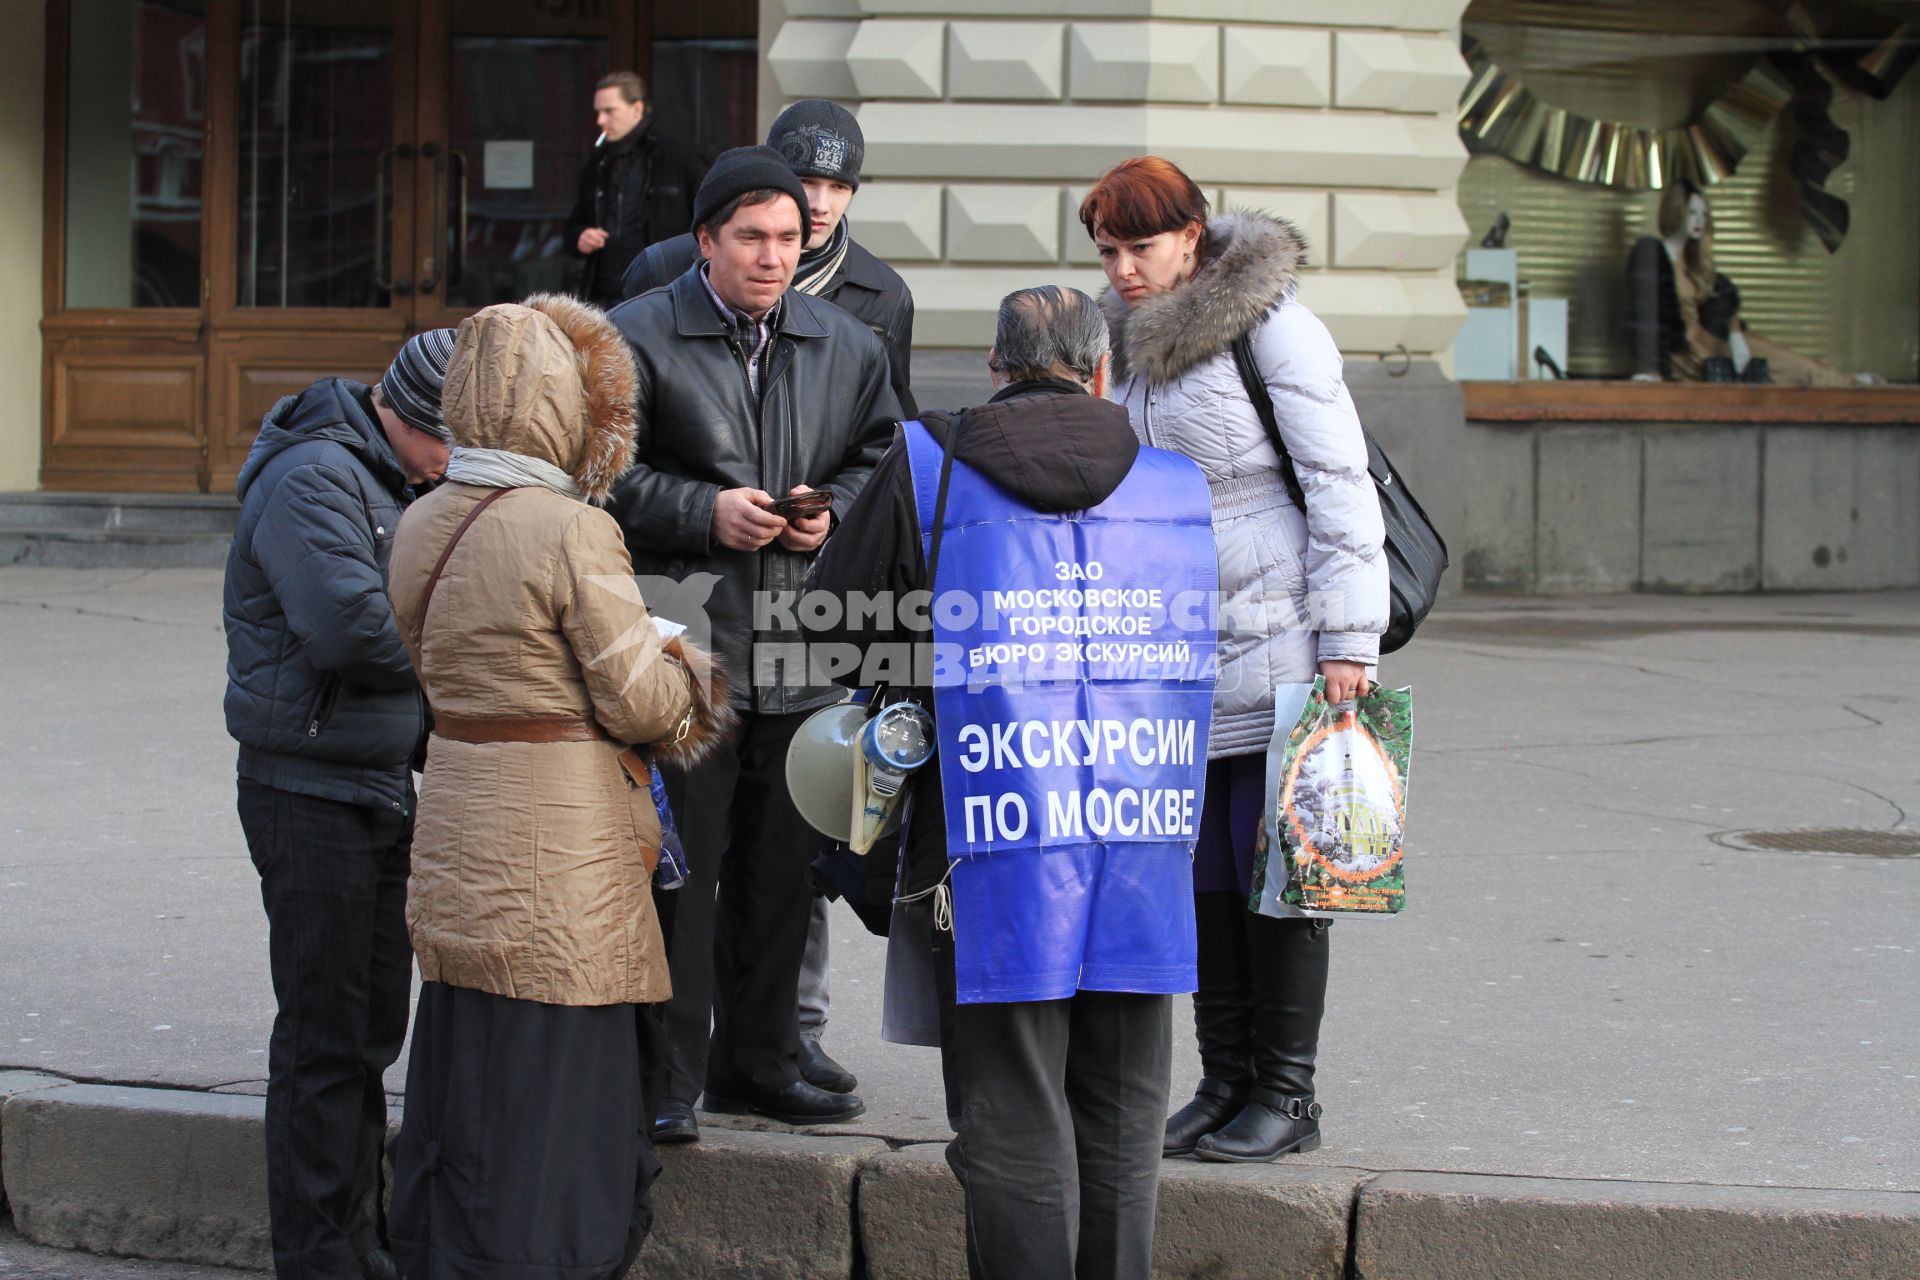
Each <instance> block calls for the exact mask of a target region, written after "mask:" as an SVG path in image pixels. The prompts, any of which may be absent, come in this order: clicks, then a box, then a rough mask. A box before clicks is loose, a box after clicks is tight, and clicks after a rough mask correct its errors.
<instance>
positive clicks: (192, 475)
mask: <svg viewBox="0 0 1920 1280" xmlns="http://www.w3.org/2000/svg"><path fill="white" fill-rule="evenodd" d="M45 351H46V354H45V356H44V362H45V382H46V388H45V389H46V395H47V412H46V415H45V416H46V422H47V428H48V429H47V432H46V435H45V436H44V441H43V442H44V448H43V450H42V454H41V483H42V484H43V485H44V486H45V487H46V488H49V489H68V490H72V489H105V490H112V491H117V492H125V491H128V490H143V489H145V490H155V491H160V492H170V493H178V492H191V491H193V490H196V489H198V488H199V487H200V462H201V448H200V446H201V423H202V417H201V415H202V407H203V405H204V404H205V379H206V366H205V361H204V360H203V358H202V357H201V355H200V352H199V350H198V344H197V343H194V342H192V341H178V340H171V341H170V340H168V339H167V338H165V337H160V336H154V335H149V336H145V337H139V338H127V337H104V336H102V337H87V338H49V339H48V340H47V342H46V344H45Z"/></svg>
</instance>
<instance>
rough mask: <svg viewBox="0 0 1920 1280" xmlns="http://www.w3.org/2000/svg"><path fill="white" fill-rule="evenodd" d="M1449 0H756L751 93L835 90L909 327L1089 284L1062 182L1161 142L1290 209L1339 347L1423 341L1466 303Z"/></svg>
mask: <svg viewBox="0 0 1920 1280" xmlns="http://www.w3.org/2000/svg"><path fill="white" fill-rule="evenodd" d="M1465 3H1466V0H1343V3H1341V4H1339V5H1337V6H1329V5H1327V4H1326V3H1325V2H1324V0H761V4H762V13H763V19H762V30H763V32H765V33H766V37H767V38H768V44H767V53H766V59H767V65H768V70H769V72H770V76H769V80H770V81H771V85H772V87H774V88H777V94H776V95H774V96H772V97H763V99H762V107H763V110H767V111H769V112H771V111H776V110H778V109H779V107H780V106H781V105H784V103H785V102H787V101H790V100H791V99H793V98H795V97H814V96H817V97H831V98H835V99H838V100H840V101H843V102H846V103H847V104H848V105H849V106H851V107H853V109H854V110H855V112H856V113H857V115H858V116H859V119H860V125H861V128H862V130H863V131H864V132H865V134H866V141H867V157H866V166H865V173H864V175H863V176H864V177H865V179H866V181H864V182H863V184H862V186H861V189H860V193H859V195H858V196H856V197H855V200H854V205H853V208H852V211H851V213H850V215H849V216H850V217H851V218H852V220H853V225H854V228H855V234H856V235H857V236H858V237H859V238H860V240H861V242H862V243H863V244H865V245H866V246H867V247H868V248H870V249H872V250H873V251H874V252H875V253H877V254H879V255H880V256H881V257H882V258H885V259H887V260H888V261H890V262H893V263H894V264H895V265H896V266H897V267H898V269H899V270H900V271H901V274H902V275H903V276H905V277H906V279H907V281H908V284H909V285H911V286H912V288H913V290H914V295H915V309H916V322H915V337H916V340H917V341H918V342H919V343H920V344H921V345H924V346H932V347H940V346H955V347H974V348H982V347H984V346H986V345H987V344H988V343H989V342H990V341H991V338H992V327H993V316H994V313H995V311H996V310H997V308H998V305H999V301H1000V298H1001V297H1002V296H1004V295H1005V294H1006V293H1007V292H1009V291H1010V290H1012V289H1017V288H1020V287H1023V286H1026V285H1032V284H1038V283H1043V282H1054V283H1061V284H1073V285H1076V286H1078V287H1081V288H1085V289H1088V290H1089V291H1095V292H1097V291H1098V290H1100V289H1103V288H1104V286H1105V280H1104V277H1103V276H1102V275H1101V274H1100V272H1099V268H1098V258H1097V256H1096V255H1095V253H1094V252H1093V246H1092V243H1091V242H1090V240H1089V238H1088V236H1087V234H1086V231H1085V230H1084V229H1083V228H1082V227H1081V226H1080V221H1079V217H1078V210H1079V204H1080V200H1081V198H1082V197H1083V196H1084V195H1085V193H1086V190H1087V188H1088V187H1089V186H1090V185H1091V184H1092V182H1093V181H1094V180H1095V179H1097V178H1098V177H1099V176H1100V175H1101V174H1103V173H1105V172H1106V171H1107V170H1108V169H1109V168H1111V167H1112V166H1113V165H1115V164H1117V163H1119V162H1120V161H1121V160H1124V159H1127V158H1129V157H1131V156H1137V155H1143V154H1157V155H1163V156H1166V157H1167V158H1169V159H1171V160H1173V161H1174V162H1175V163H1177V164H1179V165H1180V166H1181V167H1182V168H1184V169H1186V171H1187V172H1188V173H1190V174H1191V175H1192V176H1193V177H1194V179H1195V181H1197V182H1199V183H1200V184H1201V187H1202V189H1203V190H1204V191H1205V192H1206V193H1207V195H1208V198H1209V199H1210V200H1211V201H1212V203H1213V206H1214V208H1215V209H1216V210H1227V209H1244V208H1254V209H1264V210H1266V211H1269V212H1271V213H1274V214H1275V215H1277V216H1279V217H1282V218H1285V219H1286V220H1287V221H1288V222H1290V223H1292V224H1293V225H1294V226H1295V227H1296V228H1298V229H1299V231H1300V233H1301V235H1302V237H1303V238H1304V239H1305V241H1306V243H1307V253H1308V267H1307V270H1306V271H1305V273H1304V274H1303V276H1302V280H1301V297H1302V299H1303V300H1304V301H1305V302H1306V303H1307V304H1308V305H1309V306H1312V307H1313V308H1314V309H1315V311H1316V312H1318V313H1319V314H1320V316H1321V318H1322V319H1324V320H1325V321H1326V323H1327V326H1328V327H1329V329H1331V330H1332V332H1333V334H1334V336H1335V338H1336V340H1337V341H1338V342H1339V343H1340V346H1341V348H1342V349H1343V350H1345V351H1346V352H1347V353H1348V354H1349V357H1350V358H1356V359H1357V358H1368V357H1371V356H1377V355H1379V354H1381V353H1383V352H1386V353H1396V352H1397V351H1398V350H1399V349H1400V348H1401V347H1405V348H1406V350H1407V351H1409V352H1411V353H1413V354H1414V355H1416V356H1435V355H1440V354H1442V353H1444V352H1446V351H1447V349H1448V348H1449V347H1450V346H1451V344H1452V341H1453V335H1454V332H1455V330H1456V329H1457V328H1458V327H1459V325H1460V322H1461V320H1462V319H1463V318H1464V315H1465V311H1464V308H1463V307H1462V305H1461V302H1460V298H1459V293H1458V290H1457V289H1456V288H1455V286H1454V283H1453V270H1452V262H1453V256H1454V254H1455V252H1456V251H1457V250H1458V248H1459V245H1460V244H1461V243H1462V241H1463V240H1464V239H1465V237H1466V233H1467V232H1466V226H1465V224H1464V221H1463V220H1462V218H1461V216H1460V213H1459V209H1458V206H1457V203H1456V198H1455V184H1456V182H1457V181H1458V177H1459V173H1460V169H1461V167H1462V166H1463V165H1464V163H1465V160H1466V157H1465V153H1464V151H1463V149H1462V147H1461V145H1460V141H1459V136H1458V132H1457V130H1456V128H1455V125H1454V121H1453V110H1454V107H1455V104H1456V102H1457V100H1458V96H1459V93H1460V90H1461V88H1462V87H1463V85H1464V83H1465V80H1466V68H1465V65H1464V63H1463V62H1462V60H1461V58H1460V55H1459V51H1458V43H1457V39H1458V37H1457V29H1458V23H1459V18H1460V13H1461V10H1462V9H1463V8H1464V7H1465ZM768 118H771V117H770V115H769V117H768Z"/></svg>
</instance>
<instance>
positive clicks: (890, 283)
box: [624, 233, 920, 418]
mask: <svg viewBox="0 0 1920 1280" xmlns="http://www.w3.org/2000/svg"><path fill="white" fill-rule="evenodd" d="M698 261H700V245H699V243H698V242H697V241H696V240H695V239H694V238H693V235H692V234H691V233H689V234H687V235H684V236H675V237H674V238H673V239H671V240H662V241H661V242H660V243H658V244H653V245H648V246H647V247H646V249H644V250H643V251H641V252H640V253H639V254H637V255H636V256H635V257H634V259H633V261H632V263H630V264H629V265H628V267H627V277H626V281H625V284H624V288H625V290H626V296H627V297H629V298H637V297H639V296H640V295H641V294H643V293H645V292H647V290H649V289H658V288H659V287H660V286H661V285H663V284H667V283H669V282H670V281H672V280H673V279H674V278H675V277H677V276H679V275H680V274H681V273H682V272H684V271H686V269H687V268H688V267H690V266H692V265H693V264H694V263H696V262H698ZM814 296H815V297H819V298H825V299H826V300H827V301H828V302H831V303H832V304H833V305H834V306H836V307H839V308H840V309H841V310H842V311H845V312H847V313H848V314H849V315H851V316H853V317H854V318H855V319H856V320H859V321H860V322H861V323H862V324H864V325H866V326H867V327H868V328H869V329H871V330H873V331H874V333H876V334H878V335H879V337H880V341H881V342H882V343H884V344H885V345H886V348H887V368H888V377H889V379H890V380H891V381H892V383H893V398H894V399H895V400H898V401H899V402H900V408H901V410H902V411H903V412H904V413H905V414H906V415H907V416H908V417H909V418H911V417H913V416H914V415H915V414H916V413H918V412H919V411H920V409H919V406H918V405H917V404H916V403H915V402H914V398H913V390H912V386H911V383H912V379H913V291H912V290H910V289H908V288H907V282H906V281H905V280H902V279H901V278H900V273H899V272H897V271H895V270H894V269H893V268H892V267H890V266H888V265H887V264H886V263H884V262H882V261H880V259H878V258H876V257H874V256H873V255H872V254H871V253H868V252H867V251H866V250H865V249H863V248H861V247H860V244H859V242H858V241H849V242H848V244H847V256H846V257H845V258H844V259H843V260H842V261H841V263H840V269H839V270H838V271H835V272H834V273H833V278H832V279H830V280H828V281H827V287H826V288H824V289H822V290H821V291H820V292H819V293H817V294H815V295H814Z"/></svg>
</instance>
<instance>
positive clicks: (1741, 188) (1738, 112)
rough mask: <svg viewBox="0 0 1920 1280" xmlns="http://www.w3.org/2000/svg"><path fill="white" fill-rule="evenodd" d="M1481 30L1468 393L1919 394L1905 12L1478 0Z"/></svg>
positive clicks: (1918, 123) (1475, 32)
mask: <svg viewBox="0 0 1920 1280" xmlns="http://www.w3.org/2000/svg"><path fill="white" fill-rule="evenodd" d="M1461 30H1462V37H1463V49H1464V51H1465V53H1466V56H1467V60H1468V62H1469V65H1470V67H1471V71H1472V76H1471V79H1470V81H1469V84H1468V88H1467V90H1466V93H1465V95H1464V96H1463V98H1462V101H1461V135H1462V139H1463V141H1465V143H1466V145H1467V148H1468V150H1469V152H1470V153H1471V159H1470V160H1469V161H1468V164H1467V167H1466V170H1465V172H1464V173H1463V174H1462V176H1461V179H1460V204H1461V208H1462V211H1463V212H1464V213H1465V215H1466V218H1467V221H1468V224H1469V226H1470V227H1471V228H1472V234H1471V236H1470V237H1469V244H1470V245H1482V236H1483V234H1484V235H1485V237H1486V240H1485V243H1484V245H1483V246H1482V247H1478V248H1469V249H1468V250H1467V251H1466V252H1465V253H1464V254H1463V255H1462V259H1461V263H1460V268H1461V271H1460V274H1461V279H1462V288H1463V292H1464V293H1465V295H1466V298H1467V302H1468V305H1469V314H1468V321H1467V325H1466V327H1465V329H1464V330H1463V331H1462V334H1461V337H1460V340H1459V343H1458V345H1457V346H1456V349H1455V355H1456V370H1457V372H1458V374H1459V376H1460V377H1461V378H1462V379H1506V378H1514V377H1519V378H1529V377H1551V376H1554V373H1553V369H1554V368H1558V370H1559V371H1560V372H1562V373H1564V374H1567V375H1570V376H1573V377H1579V378H1614V379H1625V378H1631V377H1635V376H1638V377H1640V378H1642V379H1649V378H1664V379H1669V380H1675V381H1713V382H1719V381H1747V382H1774V383H1783V384H1795V385H1813V386H1852V385H1858V384H1861V383H1872V382H1878V381H1886V382H1902V383H1911V382H1914V381H1915V380H1916V379H1920V235H1916V234H1915V228H1916V226H1920V166H1917V165H1915V164H1914V162H1913V149H1914V142H1913V140H1914V138H1916V137H1920V72H1914V73H1911V74H1910V70H1911V68H1912V65H1913V63H1914V61H1915V58H1916V54H1920V41H1917V38H1916V35H1915V33H1914V31H1913V30H1912V29H1911V27H1907V26H1903V25H1902V24H1901V23H1900V22H1899V21H1898V19H1897V18H1896V17H1894V16H1892V15H1891V13H1890V10H1889V9H1885V8H1881V7H1878V6H1875V5H1871V4H1864V3H1840V2H1834V0H1807V2H1806V3H1804V4H1795V5H1789V4H1784V3H1770V2H1765V0H1695V2H1694V3H1689V4H1686V5H1675V4H1671V3H1667V2H1666V0H1474V3H1472V4H1470V5H1469V6H1468V8H1467V10H1466V12H1465V14H1464V16H1463V19H1462V28H1461ZM1663 210H1664V213H1663ZM1536 355H1539V356H1544V357H1546V359H1544V360H1542V359H1536V358H1535V357H1536Z"/></svg>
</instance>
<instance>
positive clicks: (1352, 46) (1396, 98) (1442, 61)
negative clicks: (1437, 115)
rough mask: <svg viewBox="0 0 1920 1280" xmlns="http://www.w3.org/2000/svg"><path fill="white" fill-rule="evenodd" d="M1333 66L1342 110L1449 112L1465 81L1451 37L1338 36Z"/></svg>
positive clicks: (1366, 33)
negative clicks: (1348, 108) (1351, 108)
mask: <svg viewBox="0 0 1920 1280" xmlns="http://www.w3.org/2000/svg"><path fill="white" fill-rule="evenodd" d="M1333 64H1334V76H1333V80H1334V101H1335V102H1336V103H1337V104H1338V105H1340V106H1342V107H1362V108H1367V107H1370V108H1374V109H1376V110H1381V111H1412V112H1450V111H1451V110H1452V108H1453V107H1454V106H1455V105H1456V104H1458V102H1459V100H1460V91H1461V89H1462V88H1464V87H1465V86H1466V82H1467V66H1466V63H1465V61H1464V60H1462V58H1461V57H1460V50H1459V47H1458V46H1457V45H1456V44H1455V43H1454V39H1453V36H1452V35H1451V34H1436V35H1402V34H1399V33H1397V32H1384V31H1340V32H1336V33H1335V34H1334V37H1333Z"/></svg>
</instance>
